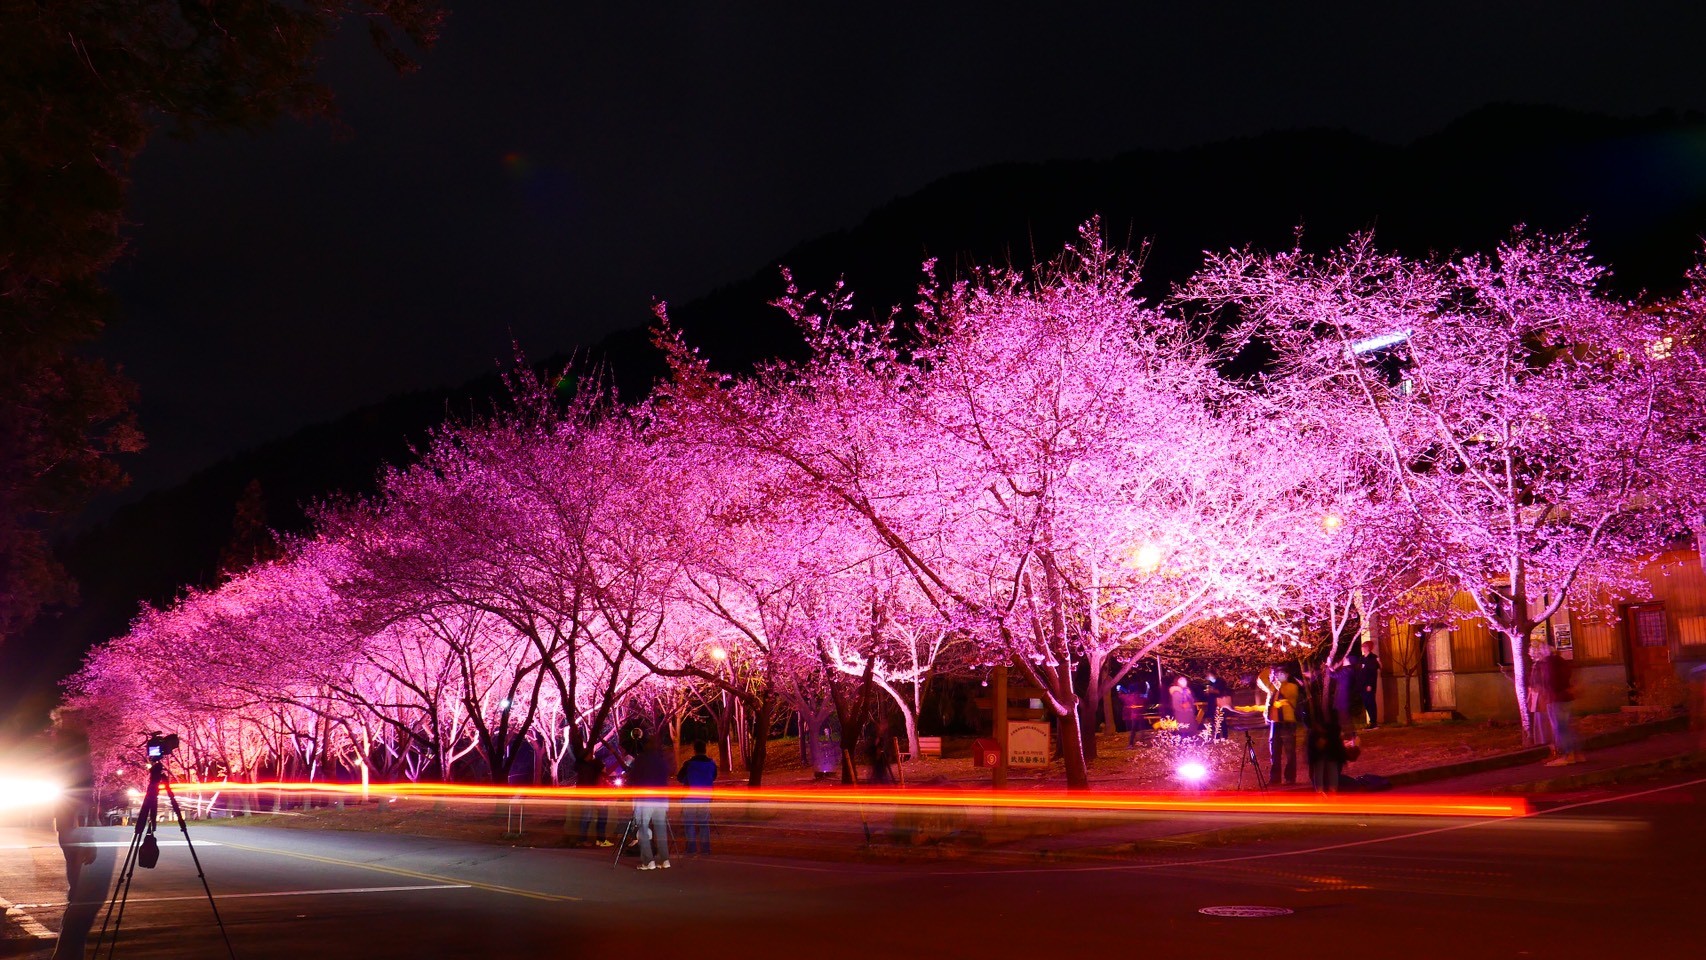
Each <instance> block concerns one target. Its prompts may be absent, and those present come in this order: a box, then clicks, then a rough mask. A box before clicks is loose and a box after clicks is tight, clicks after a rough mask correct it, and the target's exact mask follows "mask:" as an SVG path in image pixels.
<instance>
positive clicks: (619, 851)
mask: <svg viewBox="0 0 1706 960" xmlns="http://www.w3.org/2000/svg"><path fill="white" fill-rule="evenodd" d="M636 826H637V825H636V824H635V823H634V818H633V817H629V818H628V825H627V826H625V827H623V828H622V841H621V842H620V843H618V844H616V859H615V860H613V861H611V863H610V865H611V866H613V867H617V866H621V865H622V851H624V850H626V849H628V835H629V834H631V833H633V832H634V830H635V828H636Z"/></svg>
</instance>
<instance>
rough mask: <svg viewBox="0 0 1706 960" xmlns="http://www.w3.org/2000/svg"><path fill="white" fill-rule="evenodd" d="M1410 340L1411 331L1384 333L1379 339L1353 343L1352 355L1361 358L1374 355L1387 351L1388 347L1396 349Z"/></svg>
mask: <svg viewBox="0 0 1706 960" xmlns="http://www.w3.org/2000/svg"><path fill="white" fill-rule="evenodd" d="M1408 339H1410V331H1408V330H1394V331H1393V332H1391V333H1383V334H1381V335H1379V336H1377V337H1368V338H1366V339H1363V340H1358V341H1356V342H1354V343H1352V344H1351V353H1353V354H1355V355H1356V356H1359V357H1360V356H1362V355H1363V354H1365V353H1374V352H1376V351H1378V350H1385V349H1386V348H1387V347H1395V346H1397V345H1398V344H1400V343H1403V342H1404V341H1406V340H1408Z"/></svg>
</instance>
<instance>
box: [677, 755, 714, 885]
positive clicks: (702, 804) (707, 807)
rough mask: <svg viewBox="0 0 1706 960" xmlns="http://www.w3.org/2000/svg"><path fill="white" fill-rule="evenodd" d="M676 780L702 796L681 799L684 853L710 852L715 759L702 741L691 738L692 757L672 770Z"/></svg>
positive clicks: (689, 854) (691, 854) (690, 854)
mask: <svg viewBox="0 0 1706 960" xmlns="http://www.w3.org/2000/svg"><path fill="white" fill-rule="evenodd" d="M675 779H676V780H678V781H680V782H681V783H682V784H683V785H685V786H686V787H687V788H688V789H690V790H702V791H704V795H703V796H691V797H685V798H683V799H682V801H681V832H682V833H684V834H686V835H687V854H688V856H693V855H695V854H701V853H710V852H711V796H710V794H711V785H712V784H713V783H715V782H716V781H717V761H715V760H712V759H711V758H710V757H708V756H706V755H705V741H703V740H695V741H693V756H691V757H688V758H687V762H686V763H684V764H682V765H681V769H680V770H677V771H676V772H675Z"/></svg>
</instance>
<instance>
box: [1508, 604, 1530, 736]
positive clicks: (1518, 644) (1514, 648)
mask: <svg viewBox="0 0 1706 960" xmlns="http://www.w3.org/2000/svg"><path fill="white" fill-rule="evenodd" d="M1505 636H1506V637H1508V638H1509V639H1510V645H1511V683H1512V684H1513V685H1514V686H1515V687H1516V715H1517V719H1519V720H1521V721H1522V742H1523V745H1524V746H1534V744H1535V743H1536V742H1537V735H1536V732H1535V730H1534V722H1533V720H1534V718H1533V717H1531V716H1529V710H1528V663H1529V661H1528V631H1526V630H1525V631H1523V633H1522V634H1521V635H1520V636H1518V635H1517V634H1514V633H1507V634H1505Z"/></svg>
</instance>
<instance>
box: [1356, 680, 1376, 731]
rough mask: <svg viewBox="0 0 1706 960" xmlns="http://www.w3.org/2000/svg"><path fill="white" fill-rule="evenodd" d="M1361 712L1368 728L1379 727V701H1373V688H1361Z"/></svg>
mask: <svg viewBox="0 0 1706 960" xmlns="http://www.w3.org/2000/svg"><path fill="white" fill-rule="evenodd" d="M1360 692H1361V696H1362V704H1361V706H1362V712H1363V715H1364V716H1365V717H1367V718H1368V726H1371V727H1378V726H1380V701H1378V700H1376V699H1375V693H1374V688H1373V687H1363V688H1361V691H1360Z"/></svg>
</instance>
